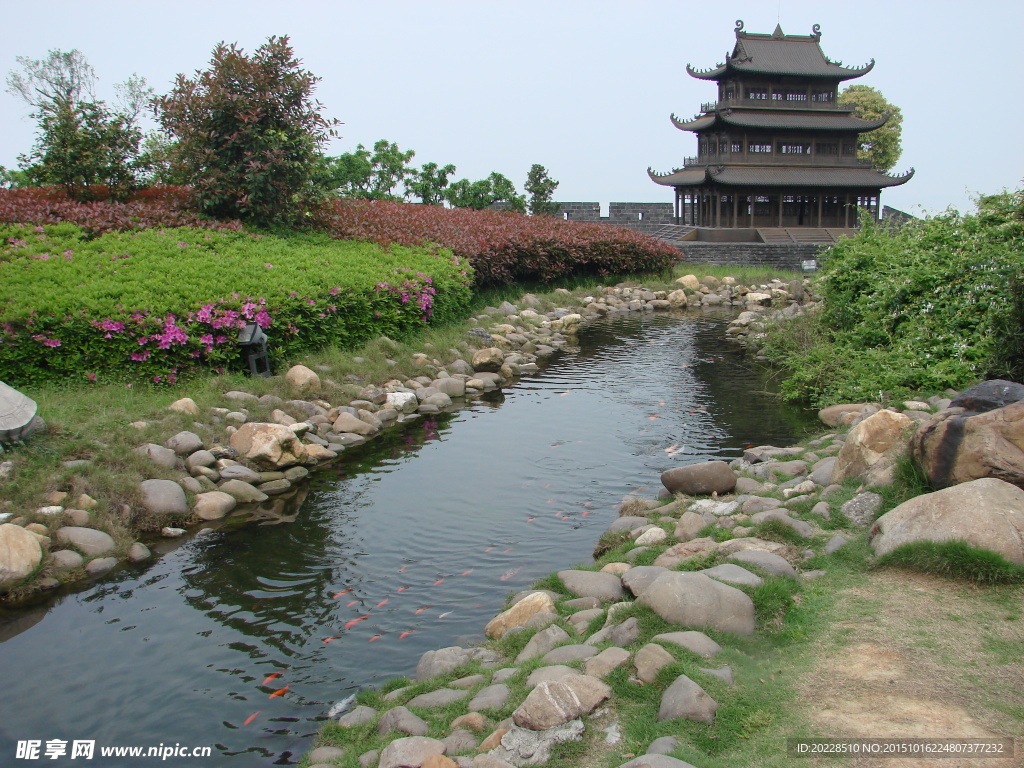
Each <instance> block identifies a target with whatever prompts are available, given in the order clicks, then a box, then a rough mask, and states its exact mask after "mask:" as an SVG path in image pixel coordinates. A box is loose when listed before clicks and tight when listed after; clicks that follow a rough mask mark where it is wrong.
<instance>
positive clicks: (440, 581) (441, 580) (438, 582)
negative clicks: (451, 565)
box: [431, 576, 444, 587]
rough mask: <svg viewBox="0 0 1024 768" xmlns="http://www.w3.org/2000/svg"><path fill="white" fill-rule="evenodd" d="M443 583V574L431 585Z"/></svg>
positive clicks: (435, 585)
mask: <svg viewBox="0 0 1024 768" xmlns="http://www.w3.org/2000/svg"><path fill="white" fill-rule="evenodd" d="M443 583H444V576H442V577H441V578H440V579H438V580H437V581H435V582H434V583H433V584H432V585H431V586H434V587H437V586H440V585H441V584H443Z"/></svg>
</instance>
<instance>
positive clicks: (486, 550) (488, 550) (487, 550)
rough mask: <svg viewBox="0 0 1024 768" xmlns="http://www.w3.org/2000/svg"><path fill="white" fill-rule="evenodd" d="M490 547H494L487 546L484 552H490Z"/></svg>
mask: <svg viewBox="0 0 1024 768" xmlns="http://www.w3.org/2000/svg"><path fill="white" fill-rule="evenodd" d="M492 549H494V547H488V548H487V549H485V550H484V552H490V551H491V550H492Z"/></svg>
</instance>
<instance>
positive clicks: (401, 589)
mask: <svg viewBox="0 0 1024 768" xmlns="http://www.w3.org/2000/svg"><path fill="white" fill-rule="evenodd" d="M407 589H408V587H399V588H398V589H397V590H395V591H396V592H405V590H407Z"/></svg>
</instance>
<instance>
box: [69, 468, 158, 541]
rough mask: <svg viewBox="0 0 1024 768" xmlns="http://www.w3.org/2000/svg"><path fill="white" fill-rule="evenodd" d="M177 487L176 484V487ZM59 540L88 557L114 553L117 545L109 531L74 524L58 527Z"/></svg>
mask: <svg viewBox="0 0 1024 768" xmlns="http://www.w3.org/2000/svg"><path fill="white" fill-rule="evenodd" d="M168 482H170V481H168ZM177 487H178V486H177V485H176V484H175V488H177ZM57 541H59V542H60V543H61V544H64V545H65V546H72V547H74V548H75V549H77V550H79V551H80V552H81V553H82V554H83V555H85V556H86V557H105V556H106V555H109V554H111V553H113V551H114V546H115V544H114V539H113V537H112V536H111V535H110V534H109V533H104V532H103V531H97V530H96V529H95V528H79V527H78V526H74V525H66V526H64V527H63V528H60V529H58V531H57Z"/></svg>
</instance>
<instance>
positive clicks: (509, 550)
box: [501, 547, 512, 555]
mask: <svg viewBox="0 0 1024 768" xmlns="http://www.w3.org/2000/svg"><path fill="white" fill-rule="evenodd" d="M511 551H512V547H509V548H508V549H503V550H501V554H503V555H507V554H508V553H509V552H511Z"/></svg>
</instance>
